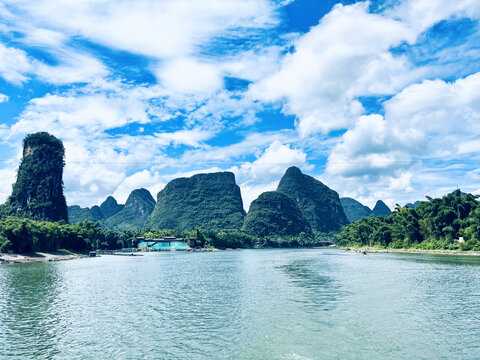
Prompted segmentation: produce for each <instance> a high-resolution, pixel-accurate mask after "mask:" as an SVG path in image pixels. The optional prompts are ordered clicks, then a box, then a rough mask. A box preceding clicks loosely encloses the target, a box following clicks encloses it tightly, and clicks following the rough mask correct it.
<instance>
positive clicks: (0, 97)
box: [0, 93, 10, 104]
mask: <svg viewBox="0 0 480 360" xmlns="http://www.w3.org/2000/svg"><path fill="white" fill-rule="evenodd" d="M9 98H10V97H9V96H8V95H5V94H2V93H0V104H1V103H4V102H7V101H8V99H9Z"/></svg>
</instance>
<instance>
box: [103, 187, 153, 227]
mask: <svg viewBox="0 0 480 360" xmlns="http://www.w3.org/2000/svg"><path fill="white" fill-rule="evenodd" d="M154 208H155V200H154V199H153V197H152V195H151V194H150V192H149V191H148V190H146V189H137V190H133V191H132V192H131V194H130V195H129V196H128V199H127V202H126V203H125V206H124V207H123V208H122V209H121V210H120V211H119V212H117V213H116V214H115V215H113V216H111V217H109V218H108V219H106V220H105V222H104V225H103V226H104V227H106V228H108V229H110V230H117V231H122V230H135V229H141V228H143V225H144V224H145V220H147V218H148V217H149V216H150V214H151V213H152V212H153V209H154Z"/></svg>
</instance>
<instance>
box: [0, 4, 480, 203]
mask: <svg viewBox="0 0 480 360" xmlns="http://www.w3.org/2000/svg"><path fill="white" fill-rule="evenodd" d="M479 19H480V4H479V2H478V1H476V0H463V1H455V2H452V1H447V0H438V1H429V0H403V1H391V0H383V1H371V2H362V1H350V0H349V1H343V2H337V1H330V0H324V1H320V0H290V1H289V0H283V1H282V0H162V1H155V0H137V1H126V0H125V1H115V2H112V1H103V0H89V1H69V2H67V1H63V0H49V1H46V0H37V1H30V0H21V1H13V0H1V1H0V119H1V120H0V121H1V123H0V135H1V137H0V139H1V142H0V152H1V157H0V179H1V180H0V185H1V186H0V201H4V200H5V199H6V198H7V196H8V195H9V193H10V191H11V184H12V183H13V182H14V180H15V171H16V168H17V167H18V163H19V161H20V158H21V140H22V139H23V137H25V135H26V134H29V133H32V132H36V131H48V132H50V133H52V134H54V135H55V136H57V137H59V138H60V139H62V140H63V141H64V144H65V147H66V168H65V172H64V183H65V192H66V197H67V202H68V203H69V205H73V204H79V205H82V206H92V205H95V204H99V203H100V202H101V201H103V199H105V198H106V196H108V195H111V194H113V195H114V196H115V197H116V198H117V199H118V200H119V201H120V202H123V201H125V199H126V197H127V196H128V194H129V193H130V192H131V191H132V190H134V189H136V188H139V187H145V188H147V189H149V190H150V191H151V192H152V194H153V195H154V196H156V194H157V192H158V191H159V190H161V189H162V188H163V187H164V186H165V184H166V183H167V182H168V181H170V180H171V179H173V178H175V177H179V176H190V175H192V174H195V173H199V172H211V171H220V170H228V171H233V172H234V173H235V175H236V179H237V183H238V184H239V185H240V187H241V189H242V195H243V198H244V203H245V208H246V209H247V210H248V206H249V204H250V202H251V201H252V200H254V199H255V198H256V197H257V196H258V195H259V194H260V193H261V192H263V191H267V190H273V189H275V188H276V185H277V183H278V181H279V179H280V177H281V176H282V174H283V173H284V171H285V170H286V168H288V167H289V166H292V165H296V166H299V167H300V168H302V169H303V170H304V171H305V172H306V173H308V174H311V175H313V176H315V177H316V178H318V179H319V180H321V181H323V182H324V183H326V184H327V185H329V186H330V187H332V188H333V189H335V190H336V191H338V192H339V194H340V195H341V196H350V197H354V198H356V199H358V200H360V201H362V202H363V203H365V204H366V205H369V206H372V205H373V204H374V203H375V201H376V200H377V199H383V200H384V201H386V203H387V204H388V205H389V206H391V207H393V206H394V205H395V203H400V204H404V203H406V202H408V201H415V200H418V199H423V198H424V197H425V195H430V196H439V195H443V194H445V193H447V192H450V191H452V190H454V189H456V188H457V187H460V188H461V189H463V190H464V191H468V192H473V193H480V61H479V60H480V26H479Z"/></svg>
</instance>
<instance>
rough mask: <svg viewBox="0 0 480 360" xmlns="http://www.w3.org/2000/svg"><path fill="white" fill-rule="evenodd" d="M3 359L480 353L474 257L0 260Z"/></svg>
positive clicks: (246, 254)
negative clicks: (15, 262) (16, 262)
mask: <svg viewBox="0 0 480 360" xmlns="http://www.w3.org/2000/svg"><path fill="white" fill-rule="evenodd" d="M0 359H2V360H3V359H480V258H477V257H457V256H439V255H438V256H433V255H408V254H368V255H366V256H365V255H362V254H359V253H345V252H343V251H341V250H336V249H294V250H239V251H222V252H210V253H180V252H168V253H147V254H145V256H141V257H140V256H139V257H123V256H102V257H100V258H88V259H78V260H72V261H63V262H54V263H35V264H22V265H1V266H0Z"/></svg>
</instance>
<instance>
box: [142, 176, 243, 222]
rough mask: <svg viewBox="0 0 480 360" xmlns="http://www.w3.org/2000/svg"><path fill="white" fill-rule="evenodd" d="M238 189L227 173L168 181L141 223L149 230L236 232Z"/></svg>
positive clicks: (240, 218)
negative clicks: (197, 229)
mask: <svg viewBox="0 0 480 360" xmlns="http://www.w3.org/2000/svg"><path fill="white" fill-rule="evenodd" d="M244 217H245V211H244V210H243V203H242V197H241V194H240V188H239V187H238V185H237V184H236V183H235V175H234V174H233V173H231V172H217V173H210V174H197V175H194V176H192V177H189V178H179V179H175V180H172V181H170V182H169V183H168V184H167V186H165V188H164V189H163V190H162V191H160V192H159V193H158V197H157V205H156V206H155V210H154V211H153V213H152V215H151V216H150V217H149V218H148V219H147V222H146V223H145V227H146V228H150V229H176V230H181V231H183V230H193V229H195V228H196V227H198V228H202V229H217V230H225V229H240V228H241V227H242V225H243V220H244Z"/></svg>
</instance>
